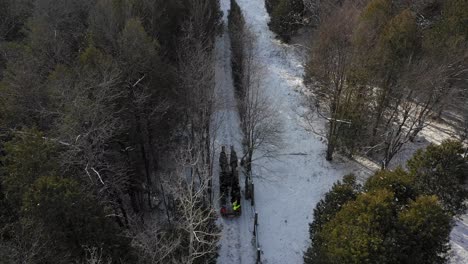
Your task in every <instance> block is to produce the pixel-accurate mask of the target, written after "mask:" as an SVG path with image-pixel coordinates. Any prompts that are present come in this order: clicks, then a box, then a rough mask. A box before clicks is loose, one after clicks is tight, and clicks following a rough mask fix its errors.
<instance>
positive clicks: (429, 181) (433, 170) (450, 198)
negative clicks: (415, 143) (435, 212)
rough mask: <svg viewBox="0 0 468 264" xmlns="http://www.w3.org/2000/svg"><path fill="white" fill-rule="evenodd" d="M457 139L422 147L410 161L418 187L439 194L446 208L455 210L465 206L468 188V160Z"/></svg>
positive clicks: (421, 191) (454, 211)
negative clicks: (467, 179)
mask: <svg viewBox="0 0 468 264" xmlns="http://www.w3.org/2000/svg"><path fill="white" fill-rule="evenodd" d="M463 153H464V149H463V146H462V144H461V143H460V142H457V141H450V140H449V141H444V142H443V143H442V144H441V145H438V146H437V145H430V146H428V147H427V148H426V149H425V150H419V151H417V152H416V154H415V155H414V156H413V157H412V158H411V159H410V160H408V162H407V167H408V169H409V173H410V174H411V175H412V176H413V177H414V179H415V187H416V188H417V190H418V191H419V192H420V193H422V194H427V195H433V194H434V195H437V196H438V197H439V199H440V200H441V202H442V203H443V205H444V208H445V209H446V210H449V211H450V212H452V213H454V214H458V213H462V212H464V210H465V209H466V206H465V205H464V201H465V200H466V199H467V198H468V192H467V190H466V189H465V188H464V186H463V184H464V183H465V181H466V178H467V177H468V161H467V159H466V158H464V157H463V156H462V154H463Z"/></svg>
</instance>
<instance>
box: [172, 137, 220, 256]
mask: <svg viewBox="0 0 468 264" xmlns="http://www.w3.org/2000/svg"><path fill="white" fill-rule="evenodd" d="M176 160H177V164H178V170H177V172H176V174H175V175H173V177H172V179H173V183H172V184H171V187H170V188H172V193H173V194H174V196H175V204H176V208H177V209H176V210H177V212H178V215H179V217H180V218H179V221H178V228H179V229H180V230H181V231H183V233H184V240H185V242H186V243H187V244H186V245H187V246H186V247H185V250H186V251H185V252H184V253H185V254H184V256H182V259H181V260H182V263H189V264H191V263H195V262H197V261H199V260H203V259H204V260H205V262H208V260H209V259H213V257H214V256H215V254H216V252H217V242H218V239H219V233H218V232H219V230H218V228H217V226H216V224H215V219H216V214H215V212H214V210H213V208H212V207H211V206H210V204H209V202H208V201H207V191H208V188H209V180H210V177H211V176H210V174H209V169H208V165H207V164H204V163H203V162H202V160H203V157H202V152H201V151H199V150H198V151H197V150H196V149H195V148H194V147H193V146H192V145H191V144H188V145H187V146H185V147H182V148H181V149H179V151H178V152H177V153H176Z"/></svg>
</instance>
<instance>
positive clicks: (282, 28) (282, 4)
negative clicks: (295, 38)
mask: <svg viewBox="0 0 468 264" xmlns="http://www.w3.org/2000/svg"><path fill="white" fill-rule="evenodd" d="M269 9H270V8H269ZM303 12H304V3H303V2H302V0H277V1H275V2H272V3H271V12H270V15H271V21H270V23H269V26H270V29H271V30H272V31H273V32H275V33H276V34H278V36H279V37H280V38H281V39H282V40H284V41H286V42H288V41H289V40H290V38H291V36H292V35H293V34H294V33H295V31H296V30H297V29H298V28H299V27H300V26H301V19H302V15H303Z"/></svg>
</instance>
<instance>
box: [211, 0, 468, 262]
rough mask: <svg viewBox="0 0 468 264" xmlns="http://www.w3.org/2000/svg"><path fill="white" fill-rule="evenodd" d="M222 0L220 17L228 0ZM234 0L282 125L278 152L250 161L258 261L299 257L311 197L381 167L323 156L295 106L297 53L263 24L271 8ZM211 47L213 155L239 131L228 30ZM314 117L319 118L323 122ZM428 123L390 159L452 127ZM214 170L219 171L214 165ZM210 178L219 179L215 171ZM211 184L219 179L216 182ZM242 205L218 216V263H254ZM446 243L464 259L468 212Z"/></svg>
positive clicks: (249, 223)
mask: <svg viewBox="0 0 468 264" xmlns="http://www.w3.org/2000/svg"><path fill="white" fill-rule="evenodd" d="M220 2H221V7H222V10H223V12H224V19H225V22H226V15H227V12H228V9H229V4H230V0H220ZM237 2H238V4H239V5H240V7H241V9H242V12H243V14H244V16H245V20H246V23H247V26H248V27H249V28H250V30H251V31H252V32H253V33H254V35H255V37H256V42H255V49H256V51H255V54H256V56H257V62H258V63H259V64H260V66H261V68H262V74H263V75H262V87H263V88H264V90H265V91H266V93H267V94H268V95H269V96H270V97H271V100H272V102H271V104H272V105H275V106H276V108H277V113H276V116H277V118H278V119H279V121H280V122H281V123H282V125H283V127H284V129H283V130H284V132H283V134H282V141H283V146H282V148H281V149H280V155H278V156H277V158H276V159H271V160H266V159H260V160H258V161H256V163H255V164H254V183H255V197H256V206H257V211H258V213H259V234H260V235H259V242H260V247H261V250H262V263H267V264H284V263H303V259H302V257H303V252H304V251H305V250H306V248H307V246H308V245H309V243H310V241H309V237H308V228H309V225H308V224H309V223H310V222H312V211H313V208H314V207H315V205H316V203H317V202H318V201H319V200H320V199H321V198H322V197H323V195H324V194H325V193H326V192H327V191H328V190H329V189H330V187H331V186H332V184H333V183H334V182H335V181H337V180H339V179H341V178H342V176H343V175H345V174H348V173H355V174H356V175H357V176H358V177H360V178H361V179H365V178H366V177H367V176H368V175H370V174H371V173H372V171H373V170H375V169H378V168H379V167H378V165H376V164H373V163H372V162H371V161H369V160H365V159H358V160H357V161H356V162H355V161H334V162H333V163H329V162H327V161H326V160H325V158H324V153H325V147H326V146H325V144H324V143H323V142H322V139H321V138H320V137H318V136H316V135H315V134H313V133H311V132H310V131H308V129H306V127H307V126H306V125H305V121H304V120H303V119H302V118H301V114H303V113H304V112H305V111H307V109H306V108H304V106H303V105H302V104H301V102H302V99H303V98H302V95H301V93H298V91H304V90H305V89H304V87H303V84H302V75H303V56H300V55H299V53H298V52H296V50H295V48H294V47H292V46H289V45H285V44H282V43H280V42H279V41H278V40H276V39H275V36H274V34H273V33H272V32H271V31H270V30H269V28H268V25H267V23H268V21H269V15H268V13H267V12H266V9H265V6H264V0H237ZM226 23H227V22H226ZM216 50H217V64H218V65H217V70H216V80H217V86H216V87H217V97H218V99H219V100H220V101H221V102H222V104H221V105H222V107H221V109H220V111H218V112H217V117H218V119H219V120H221V119H222V120H223V122H222V123H221V126H220V129H219V131H218V133H216V134H217V137H218V139H217V146H218V148H217V152H216V156H215V157H218V156H217V155H218V154H219V148H220V145H223V144H224V145H230V144H233V145H234V146H235V147H236V149H237V150H238V152H239V150H240V149H241V145H240V141H241V137H242V135H241V132H240V127H239V117H238V114H237V109H236V108H235V100H234V92H233V87H232V78H231V64H230V44H229V37H228V35H227V32H225V34H224V36H223V37H221V38H219V39H218V40H217V45H216ZM315 125H316V126H323V123H317V124H315ZM434 129H435V128H434V126H430V127H428V128H427V129H425V130H424V131H423V132H422V133H421V135H422V136H424V138H426V139H427V141H424V142H420V143H417V144H412V145H411V146H408V148H407V149H406V150H405V151H404V152H403V153H402V155H400V156H398V157H396V158H395V164H398V163H404V161H405V160H406V158H407V157H408V156H410V155H411V154H412V153H413V152H414V151H415V149H417V148H420V147H424V146H426V145H427V144H428V142H437V143H440V142H439V141H441V138H446V137H451V135H450V133H448V134H447V135H443V136H442V137H441V136H439V135H440V130H439V129H435V130H434ZM433 130H434V131H433ZM298 154H300V155H298ZM259 155H261V153H259ZM337 160H338V159H337ZM215 167H217V166H215ZM214 175H217V172H216V171H215V174H214ZM214 180H217V177H216V176H215V177H214ZM242 182H243V181H242V180H241V183H242ZM241 185H242V184H241ZM214 186H217V183H215V182H214ZM215 189H216V188H215ZM215 191H218V190H215ZM242 208H243V215H242V217H241V218H234V219H220V224H221V225H222V227H223V231H222V238H221V241H220V252H219V253H220V257H219V258H218V263H220V264H231V263H255V262H254V255H255V252H254V247H253V243H252V238H253V237H252V228H253V219H252V216H253V215H252V213H251V211H250V205H249V204H248V202H246V201H245V200H243V202H242ZM451 244H452V248H453V255H454V256H453V257H452V259H451V263H453V264H455V263H468V216H464V217H463V218H462V220H460V221H457V225H456V227H455V228H454V230H453V232H452V234H451Z"/></svg>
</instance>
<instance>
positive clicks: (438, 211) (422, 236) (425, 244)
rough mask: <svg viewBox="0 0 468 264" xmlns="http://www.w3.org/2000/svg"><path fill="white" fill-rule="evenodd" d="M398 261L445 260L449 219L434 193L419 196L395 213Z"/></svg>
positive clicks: (429, 261)
mask: <svg viewBox="0 0 468 264" xmlns="http://www.w3.org/2000/svg"><path fill="white" fill-rule="evenodd" d="M398 222H399V226H400V228H401V230H400V237H399V240H400V247H399V253H398V255H399V257H400V260H399V263H421V264H423V263H445V262H446V261H447V257H448V256H447V252H448V249H449V246H448V242H449V241H448V240H449V234H450V231H451V228H452V226H451V218H450V216H449V215H447V214H446V213H445V212H444V210H443V209H442V208H441V207H440V205H439V201H438V199H437V197H436V196H420V197H418V198H417V199H416V200H415V201H412V202H410V203H409V205H408V208H406V209H405V210H403V211H402V212H401V213H400V214H399V215H398Z"/></svg>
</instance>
